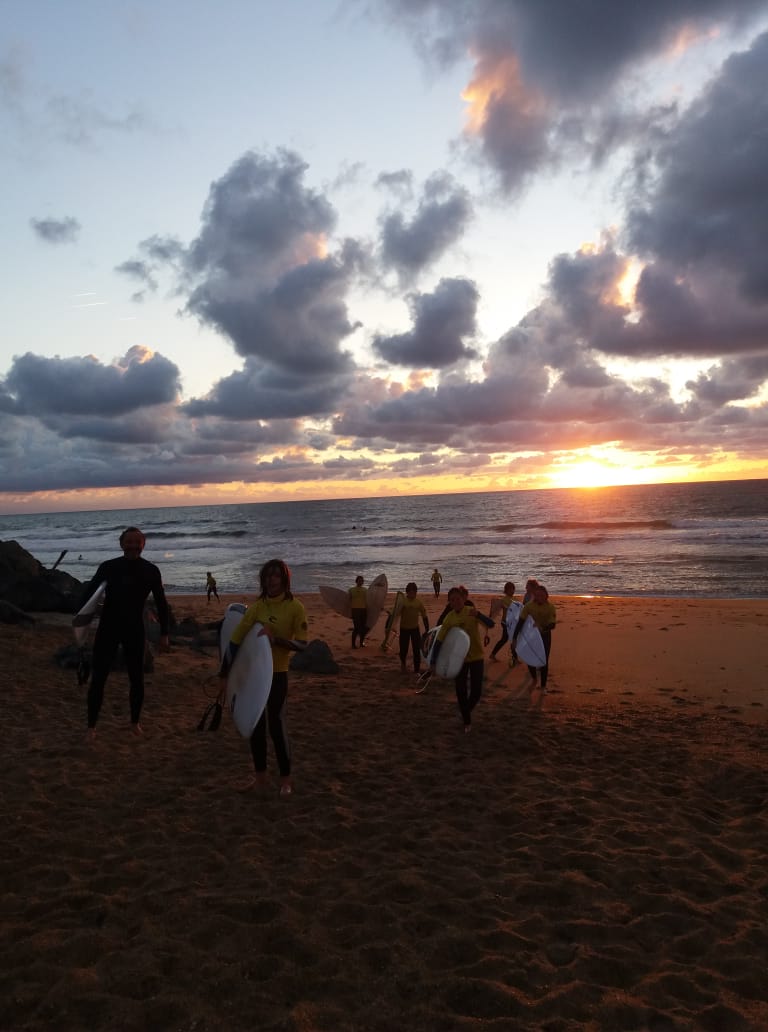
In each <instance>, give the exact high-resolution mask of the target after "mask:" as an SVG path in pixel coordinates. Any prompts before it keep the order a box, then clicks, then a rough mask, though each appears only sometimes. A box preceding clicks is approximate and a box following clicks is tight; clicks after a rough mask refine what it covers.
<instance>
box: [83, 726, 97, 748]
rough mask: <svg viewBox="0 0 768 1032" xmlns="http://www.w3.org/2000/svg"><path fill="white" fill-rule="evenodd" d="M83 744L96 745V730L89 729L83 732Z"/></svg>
mask: <svg viewBox="0 0 768 1032" xmlns="http://www.w3.org/2000/svg"><path fill="white" fill-rule="evenodd" d="M85 744H86V745H95V744H96V728H95V727H89V728H88V729H87V730H86V732H85Z"/></svg>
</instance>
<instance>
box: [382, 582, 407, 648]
mask: <svg viewBox="0 0 768 1032" xmlns="http://www.w3.org/2000/svg"><path fill="white" fill-rule="evenodd" d="M403 602H405V593H404V592H402V591H398V593H397V594H396V595H395V604H394V605H393V606H392V609H391V610H390V611H389V615H388V616H387V622H386V623H385V624H384V641H382V643H381V647H382V649H383V650H384V651H385V652H386V650H387V649H388V648H389V639H390V636H391V635H392V634H393V633H394V627H395V620H397V618H398V617H399V616H400V612H401V610H402V608H403Z"/></svg>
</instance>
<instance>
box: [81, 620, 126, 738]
mask: <svg viewBox="0 0 768 1032" xmlns="http://www.w3.org/2000/svg"><path fill="white" fill-rule="evenodd" d="M119 643H120V642H119V636H118V633H117V631H112V630H110V629H109V628H104V627H101V628H99V631H97V632H96V640H95V642H94V643H93V657H92V660H91V683H90V685H89V686H88V727H89V728H95V727H96V721H97V720H98V719H99V713H100V711H101V704H102V703H103V702H104V685H105V684H106V683H107V677H108V676H109V671H110V670H111V669H112V664H113V663H114V661H115V656H116V655H117V646H118V645H119Z"/></svg>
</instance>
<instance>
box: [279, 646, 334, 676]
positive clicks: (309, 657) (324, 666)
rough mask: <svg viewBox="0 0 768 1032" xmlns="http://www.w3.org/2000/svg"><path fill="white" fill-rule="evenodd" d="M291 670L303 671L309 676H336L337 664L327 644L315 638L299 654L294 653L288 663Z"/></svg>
mask: <svg viewBox="0 0 768 1032" xmlns="http://www.w3.org/2000/svg"><path fill="white" fill-rule="evenodd" d="M290 669H291V670H305V671H307V672H308V673H310V674H338V672H339V664H338V663H337V662H336V661H335V660H334V658H333V653H332V652H331V648H330V646H329V645H328V643H327V642H325V641H321V640H320V639H319V638H315V639H314V640H313V641H311V642H309V644H308V645H307V647H306V648H305V649H302V650H301V652H294V654H293V655H292V656H291V662H290Z"/></svg>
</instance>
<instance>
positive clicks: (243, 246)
mask: <svg viewBox="0 0 768 1032" xmlns="http://www.w3.org/2000/svg"><path fill="white" fill-rule="evenodd" d="M306 168H307V166H306V165H305V164H304V162H302V161H301V159H300V158H299V157H298V156H297V155H296V154H293V153H292V152H290V151H278V152H277V154H276V155H274V156H270V155H259V154H255V153H249V154H246V155H244V156H243V157H242V158H240V159H239V160H238V161H237V162H236V163H235V164H234V165H233V166H232V167H231V168H230V170H229V171H228V172H227V173H226V174H225V175H224V176H223V177H222V178H221V179H220V180H218V181H217V182H215V183H214V184H213V185H212V187H211V189H210V193H209V197H208V200H207V202H206V206H205V210H204V214H203V227H202V230H201V232H200V235H199V236H198V238H197V239H196V240H195V241H194V242H193V243H192V245H191V247H190V248H189V251H188V253H187V255H186V263H185V264H186V274H187V277H188V279H189V280H190V282H191V283H192V284H193V289H192V292H191V294H190V296H189V300H188V303H187V310H188V311H189V312H191V313H193V314H195V315H196V316H197V317H198V318H199V319H200V320H201V321H202V322H204V323H206V324H208V325H210V326H213V327H214V328H216V329H217V330H219V331H220V332H221V333H223V334H225V335H226V336H227V337H229V339H230V340H231V341H232V342H233V344H234V345H235V348H236V349H237V351H238V352H239V353H240V354H241V355H244V356H246V357H248V356H250V357H254V358H258V359H259V360H260V361H261V362H263V363H266V364H268V365H272V366H275V367H277V368H280V369H283V370H289V371H290V372H291V373H293V374H294V375H295V376H296V377H300V376H303V377H311V376H315V375H329V374H335V375H339V374H344V373H345V372H346V371H348V370H350V369H351V367H352V363H351V359H350V358H349V356H348V354H346V353H345V352H344V351H342V350H341V348H340V344H341V342H342V340H343V339H344V338H345V337H347V336H348V335H349V334H350V333H352V331H353V330H354V329H355V325H354V324H353V323H352V322H351V321H350V319H349V316H348V312H347V304H346V294H347V291H348V290H349V286H350V283H351V281H352V278H353V277H354V276H355V274H356V273H357V271H358V270H359V268H360V267H361V264H362V263H363V261H364V255H363V253H362V251H361V249H360V248H359V247H357V245H355V244H354V243H352V242H349V241H348V242H346V243H345V244H344V245H343V246H342V247H341V249H340V250H339V252H338V253H337V254H335V255H328V254H326V251H327V237H328V234H329V233H330V232H331V231H332V230H333V228H334V226H335V221H336V217H335V212H334V211H333V209H332V207H331V206H330V204H329V203H328V201H327V200H326V199H325V198H324V197H322V196H321V195H320V194H318V193H316V192H315V191H313V190H311V189H309V188H308V187H307V186H306V185H305V184H304V182H303V177H304V173H305V172H306Z"/></svg>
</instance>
